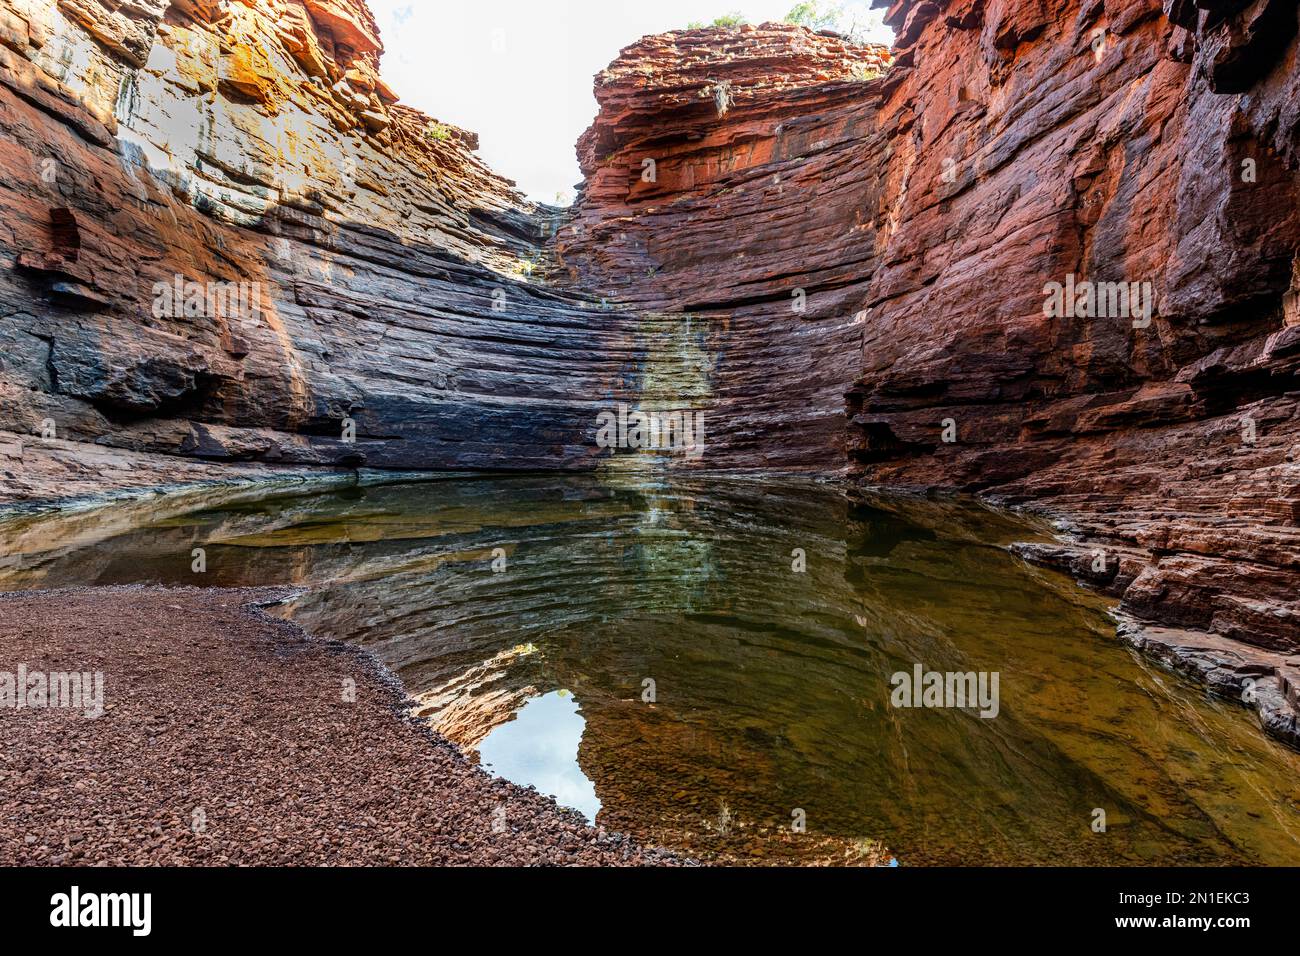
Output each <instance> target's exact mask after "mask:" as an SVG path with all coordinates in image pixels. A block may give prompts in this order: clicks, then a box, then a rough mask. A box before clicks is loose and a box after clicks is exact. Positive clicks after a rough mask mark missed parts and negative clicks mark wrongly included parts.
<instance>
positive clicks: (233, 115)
mask: <svg viewBox="0 0 1300 956" xmlns="http://www.w3.org/2000/svg"><path fill="white" fill-rule="evenodd" d="M0 24H2V25H3V30H0V43H2V44H3V45H0V136H2V137H3V141H4V143H5V147H4V149H3V150H2V151H0V202H2V203H3V205H4V208H5V209H6V210H8V211H9V212H10V215H7V216H6V217H5V221H4V223H3V226H2V227H0V352H3V360H2V362H3V366H2V367H0V430H7V431H10V432H15V433H24V434H27V435H30V436H32V437H31V438H30V439H29V445H30V444H36V443H40V442H42V441H45V440H47V439H48V438H49V437H50V436H53V437H54V438H56V439H60V440H71V441H74V442H95V443H98V444H101V445H109V446H113V447H115V448H119V449H123V450H127V451H130V452H132V453H154V454H164V455H180V456H186V457H196V458H201V459H207V460H212V461H226V462H230V461H256V462H262V463H274V464H279V465H309V466H310V465H329V466H337V465H344V466H348V467H354V466H356V465H359V464H369V465H372V466H376V467H393V468H425V467H429V468H472V467H478V468H485V467H492V468H528V467H581V466H584V465H586V464H587V463H588V461H589V459H591V458H593V457H594V456H595V455H596V453H597V452H598V449H597V448H596V447H595V445H594V443H593V441H592V432H593V423H594V420H595V417H596V411H595V409H594V405H595V402H596V401H597V400H598V399H600V398H601V397H602V396H604V395H606V394H609V395H615V396H617V395H618V394H620V393H621V391H623V390H624V389H623V385H622V382H623V380H624V378H625V376H626V374H627V369H628V368H629V367H634V366H636V365H637V364H638V363H642V364H644V363H645V361H646V360H645V357H644V348H642V347H640V346H638V345H637V341H638V337H639V335H640V333H639V331H638V329H639V327H640V324H641V318H640V317H639V316H636V315H631V314H623V313H621V312H618V311H616V310H614V309H613V308H612V307H610V306H608V305H605V306H602V304H601V303H599V302H598V301H593V300H590V299H588V298H586V297H583V296H580V295H570V294H565V293H559V292H555V291H552V290H549V289H546V288H543V287H542V286H540V285H539V284H538V283H537V282H536V281H535V280H531V281H530V278H529V273H530V272H531V271H532V270H533V268H534V266H535V264H536V262H537V261H538V259H539V257H540V251H539V244H540V241H541V240H542V238H544V235H545V233H546V231H547V229H548V228H549V226H548V223H549V218H548V217H549V216H550V215H551V213H550V211H548V210H544V209H539V208H538V207H535V206H533V205H531V204H529V203H527V202H525V201H524V200H523V198H522V197H521V196H519V195H518V194H517V193H516V192H515V191H514V190H513V188H512V184H511V183H509V182H507V181H505V180H503V179H502V178H501V177H499V176H497V175H496V174H494V173H493V172H491V171H490V170H489V169H487V168H486V167H485V166H484V165H483V164H482V163H481V162H480V161H479V160H478V159H477V157H476V156H475V155H474V153H473V150H474V148H475V147H476V145H477V144H476V140H475V138H474V136H473V135H472V134H469V133H466V132H463V131H461V130H458V129H455V128H453V127H450V126H448V125H446V124H442V123H438V122H436V121H434V120H432V119H430V118H428V117H425V116H423V115H421V114H419V113H417V112H415V111H414V110H410V109H408V108H405V107H403V106H401V105H400V104H398V103H397V102H396V97H395V96H394V94H393V93H392V92H391V91H390V90H389V89H388V88H387V86H385V84H384V83H383V81H382V80H381V79H380V78H379V75H378V65H379V54H380V51H381V46H380V41H379V38H378V34H377V31H376V29H375V25H374V22H373V19H372V18H371V16H370V14H369V12H368V11H367V9H366V7H365V6H364V4H363V3H361V2H359V0H262V2H255V3H239V4H211V3H202V2H182V0H177V2H172V3H164V2H155V3H135V4H127V5H120V4H115V3H107V2H102V3H101V2H97V0H75V2H73V0H68V2H59V3H55V2H53V0H49V2H47V0H21V2H17V3H15V4H11V5H9V6H7V7H6V9H5V12H4V19H3V20H0ZM37 493H39V492H37ZM49 493H50V489H46V494H49ZM15 495H18V496H21V495H20V492H19V491H17V490H15V489H14V488H12V487H9V488H6V496H7V497H10V498H12V497H14V496H15Z"/></svg>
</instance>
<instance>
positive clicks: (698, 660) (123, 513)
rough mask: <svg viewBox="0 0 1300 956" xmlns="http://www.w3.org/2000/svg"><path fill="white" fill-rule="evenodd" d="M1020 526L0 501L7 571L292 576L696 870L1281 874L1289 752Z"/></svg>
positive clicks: (352, 625) (454, 505) (155, 578)
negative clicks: (26, 515) (1016, 868)
mask: <svg viewBox="0 0 1300 956" xmlns="http://www.w3.org/2000/svg"><path fill="white" fill-rule="evenodd" d="M1044 533H1045V532H1044V529H1043V528H1041V527H1039V526H1036V525H1033V524H1029V523H1026V522H1024V521H1022V520H1021V519H1019V518H1015V517H1011V516H1007V515H1003V514H999V513H996V512H993V511H990V510H988V509H986V508H983V507H980V506H978V505H973V504H969V503H959V502H936V501H927V500H921V499H912V498H890V497H874V496H870V497H861V496H849V495H847V494H845V493H844V492H843V491H842V490H840V489H837V488H835V487H832V486H829V485H825V484H819V483H815V482H811V481H803V480H795V479H778V478H772V477H764V478H760V477H745V478H718V477H705V476H699V477H689V478H673V479H671V480H652V479H648V478H639V479H638V478H634V477H629V476H623V477H604V478H598V477H593V476H588V477H556V476H545V477H540V476H539V477H517V478H500V477H457V478H448V479H445V480H439V481H431V482H425V483H419V484H406V485H389V486H376V487H366V488H351V489H347V490H344V491H335V492H328V493H318V494H312V495H301V494H285V493H279V494H276V493H270V492H264V493H259V494H249V493H248V492H243V493H242V495H240V496H232V495H231V493H230V492H225V493H221V494H218V493H215V492H213V493H209V494H207V495H206V496H205V495H197V496H193V497H191V498H188V499H185V498H181V499H161V500H159V501H157V502H154V503H151V504H143V505H140V504H136V505H123V506H119V507H116V508H109V509H105V510H104V511H101V512H94V513H86V514H81V515H76V516H63V517H56V518H51V519H40V520H36V519H23V520H21V521H17V522H15V521H10V522H8V523H5V524H3V525H0V548H2V549H3V551H4V553H5V554H6V555H7V557H6V558H5V560H4V561H3V562H2V563H0V588H4V589H8V590H15V589H23V588H50V587H62V586H70V585H89V584H100V585H109V584H123V583H162V584H169V585H180V584H184V585H203V586H236V585H238V586H243V585H257V586H263V585H286V584H289V585H299V586H301V587H302V588H303V591H302V593H301V594H300V596H298V597H297V598H295V599H294V600H292V601H290V602H288V603H287V604H286V605H285V606H283V607H282V608H279V609H277V612H278V613H283V614H285V615H286V616H289V617H292V618H293V619H294V620H296V621H297V622H299V623H300V624H301V625H302V626H303V627H305V628H306V629H308V630H309V631H311V632H313V633H315V634H318V635H322V636H326V637H332V638H337V639H340V640H346V641H351V642H354V643H357V644H360V645H362V646H364V647H366V648H368V649H370V650H371V651H372V652H373V653H375V654H376V655H377V656H378V657H379V658H380V659H382V660H383V661H384V662H385V663H386V664H387V665H388V666H389V667H390V668H391V669H392V670H393V671H394V672H395V673H396V674H397V675H398V677H399V678H400V679H401V680H402V681H403V682H404V684H405V686H406V687H407V689H408V691H409V693H410V694H411V695H412V697H413V698H414V699H415V700H416V701H417V708H416V709H417V711H418V713H420V714H421V715H422V716H424V717H425V718H426V719H427V720H428V721H430V723H431V724H432V725H433V726H434V727H435V728H436V729H438V730H439V731H440V732H442V733H443V734H445V735H446V736H447V737H449V738H450V739H452V740H453V741H455V742H457V743H458V744H460V745H461V746H462V747H463V748H464V749H465V750H467V751H468V752H470V753H471V754H474V755H477V758H478V759H480V760H481V761H482V762H483V764H484V765H485V766H487V767H488V768H489V769H490V770H491V771H492V772H494V773H498V774H500V775H503V776H505V777H507V778H509V779H511V780H514V781H516V782H519V783H523V784H532V785H535V786H537V787H538V789H539V790H541V791H543V792H545V793H551V794H554V795H555V796H556V797H557V799H558V800H559V801H560V802H561V803H563V804H565V805H568V806H571V807H573V808H575V809H577V810H579V811H581V812H582V813H584V814H585V815H587V817H588V818H589V819H592V820H594V821H596V822H597V823H598V824H600V825H603V826H606V827H607V828H609V829H614V830H620V831H624V832H630V833H633V834H636V835H637V836H640V837H642V838H644V839H646V840H649V841H654V842H658V843H660V844H663V845H667V846H671V847H675V848H680V849H683V850H686V851H688V852H690V853H692V854H695V855H698V856H700V857H701V858H705V859H719V860H732V861H753V862H762V863H780V862H791V863H805V862H806V863H812V862H836V863H839V862H850V863H852V862H858V861H868V860H880V859H884V860H888V859H890V858H893V859H896V860H898V861H899V862H900V863H901V864H902V865H904V866H906V865H924V864H1017V863H1018V864H1048V865H1052V864H1174V863H1191V864H1230V863H1265V864H1282V863H1287V864H1292V865H1294V864H1300V755H1297V754H1295V753H1293V752H1291V751H1289V750H1287V749H1285V748H1284V747H1282V746H1281V745H1279V744H1276V743H1274V742H1272V741H1269V740H1267V739H1266V738H1265V737H1264V736H1263V735H1262V734H1261V732H1260V731H1259V730H1258V728H1257V727H1255V726H1254V725H1253V723H1252V719H1251V717H1250V715H1249V714H1248V713H1247V712H1246V711H1245V710H1243V709H1241V708H1238V707H1236V706H1234V705H1233V704H1231V703H1227V702H1223V701H1219V700H1216V699H1213V698H1210V697H1207V696H1206V695H1205V694H1204V693H1203V692H1202V691H1201V690H1200V689H1199V688H1196V687H1194V686H1192V685H1190V684H1186V683H1184V682H1183V681H1182V680H1181V679H1179V678H1177V677H1175V676H1172V675H1170V674H1168V673H1165V672H1163V671H1161V670H1159V669H1157V668H1155V667H1153V666H1151V665H1148V664H1146V663H1144V662H1143V661H1141V660H1139V659H1138V658H1136V657H1135V656H1134V655H1133V654H1132V653H1130V652H1129V651H1127V650H1126V649H1124V648H1123V647H1122V646H1121V645H1120V644H1119V643H1118V642H1117V641H1116V639H1115V637H1114V628H1113V625H1112V623H1111V622H1110V621H1109V620H1108V618H1107V617H1106V614H1105V609H1106V606H1107V605H1106V602H1104V601H1102V600H1100V599H1098V598H1096V597H1094V596H1090V595H1088V594H1087V593H1085V592H1083V591H1081V590H1079V589H1078V588H1077V587H1075V586H1074V584H1073V583H1072V582H1070V581H1068V580H1066V579H1065V578H1063V577H1060V576H1057V575H1055V574H1053V573H1050V572H1044V571H1040V570H1037V569H1033V568H1030V567H1027V566H1026V565H1024V564H1023V563H1022V562H1020V561H1019V560H1017V559H1016V558H1014V557H1013V556H1012V555H1011V554H1010V553H1008V552H1007V551H1006V550H1005V547H1004V546H1005V545H1006V544H1007V543H1009V542H1011V541H1016V540H1031V539H1035V538H1042V537H1043V536H1044ZM195 548H202V549H203V550H204V553H205V559H206V571H205V572H204V573H202V574H198V573H195V572H194V570H193V566H194V557H193V554H194V549H195ZM800 569H802V570H800ZM917 664H920V665H922V666H923V667H924V668H925V669H926V670H927V671H938V672H983V673H989V674H991V673H996V674H998V675H999V692H1000V701H999V709H998V714H997V716H996V717H995V718H993V719H985V718H982V717H981V716H980V715H979V713H978V712H977V710H976V709H974V708H969V707H968V708H965V709H917V708H913V709H904V708H898V707H894V706H892V705H891V701H890V695H891V691H892V686H891V677H892V676H893V675H895V674H897V673H900V672H905V673H909V674H910V673H911V672H912V670H913V668H914V667H915V666H916V665H917ZM1099 811H1101V812H1104V821H1105V832H1096V831H1095V830H1094V825H1095V823H1096V822H1097V821H1098V820H1100V819H1101V816H1100V815H1099ZM799 824H802V826H803V828H804V832H798V829H799V827H798V826H797V825H799Z"/></svg>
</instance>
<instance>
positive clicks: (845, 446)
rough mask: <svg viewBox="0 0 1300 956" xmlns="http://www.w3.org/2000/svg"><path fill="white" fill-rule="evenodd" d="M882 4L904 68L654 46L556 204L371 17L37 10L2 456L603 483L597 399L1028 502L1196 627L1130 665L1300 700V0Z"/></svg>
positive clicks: (891, 58)
mask: <svg viewBox="0 0 1300 956" xmlns="http://www.w3.org/2000/svg"><path fill="white" fill-rule="evenodd" d="M879 5H881V6H887V7H888V8H889V10H888V22H889V23H890V24H891V25H893V26H894V27H895V28H896V30H897V31H898V42H897V44H896V46H895V48H894V50H893V51H889V52H887V51H885V50H883V49H881V48H878V47H861V46H855V45H852V44H849V43H847V42H846V41H844V40H843V39H841V38H838V37H835V36H827V35H817V34H812V33H810V32H808V31H806V30H803V29H801V28H795V27H788V26H783V25H764V26H762V27H746V28H743V29H741V30H737V31H721V30H705V31H684V32H679V33H674V34H667V35H664V36H660V37H649V38H646V39H645V40H642V41H640V42H639V43H637V44H634V45H633V46H632V47H629V48H628V49H627V50H626V51H624V53H623V55H622V56H621V57H620V58H619V59H618V60H617V61H616V62H615V63H614V64H612V65H611V66H610V68H609V69H608V70H606V71H605V72H604V73H602V74H601V76H600V77H598V79H597V98H598V100H599V101H600V104H601V114H600V116H599V117H598V119H597V121H596V123H595V125H594V126H593V127H592V129H591V130H590V131H589V132H588V133H587V134H586V135H585V136H584V137H583V139H582V141H581V143H580V144H579V155H580V158H581V161H582V164H583V168H584V171H585V173H586V176H587V183H586V186H585V188H584V190H583V193H582V195H581V197H580V199H579V202H578V204H577V206H576V208H575V209H574V210H573V212H572V215H571V216H570V217H568V218H567V219H562V217H561V216H560V214H559V211H557V210H550V209H545V208H538V207H535V206H532V205H530V204H528V203H527V202H525V201H524V200H523V199H522V198H521V197H520V196H518V194H516V193H515V192H514V190H513V189H512V186H511V184H510V183H508V182H506V181H505V180H502V179H501V178H500V177H498V176H496V175H495V174H493V173H492V172H491V171H490V170H488V169H487V168H485V167H484V166H483V164H482V163H481V162H479V161H478V160H477V159H476V158H475V157H474V155H473V152H472V150H473V147H474V146H475V140H474V137H473V136H472V134H469V133H466V132H463V131H461V130H457V129H454V128H452V127H449V126H446V125H445V124H440V123H436V122H435V121H433V120H431V119H429V118H428V117H425V116H422V115H421V114H419V113H416V112H415V111H413V110H410V109H407V108H405V107H403V106H401V105H400V104H398V103H397V100H396V96H395V95H394V94H393V92H392V91H391V90H389V89H388V88H387V87H386V86H385V84H384V83H383V81H382V79H381V78H380V77H379V74H378V64H379V54H380V52H381V43H380V39H379V36H378V33H377V30H376V29H375V25H374V21H373V19H372V17H371V16H370V14H369V12H368V11H367V9H366V8H365V6H364V4H363V3H361V2H360V0H246V2H243V3H238V4H226V5H218V4H214V3H207V2H201V0H174V2H171V3H166V2H162V0H141V2H136V3H131V4H125V5H121V4H116V3H109V2H106V0H57V2H56V0H9V2H8V3H6V5H5V7H4V9H3V10H0V202H2V203H3V207H4V209H5V210H6V216H5V218H4V220H3V221H2V222H0V346H2V347H3V348H2V351H3V356H2V357H0V361H2V362H3V366H2V367H0V431H2V432H8V433H22V434H26V435H32V434H33V433H35V434H37V435H39V434H42V433H53V434H56V435H57V437H58V439H60V440H62V439H71V440H72V441H74V442H77V441H80V442H96V443H99V444H101V445H106V446H111V447H113V448H114V449H118V450H122V451H124V452H128V453H130V454H131V455H147V454H153V455H161V456H184V457H192V458H202V459H210V460H215V461H250V462H257V463H259V464H266V463H280V464H286V465H333V466H338V465H343V466H348V467H355V466H358V465H361V464H366V465H369V466H373V467H388V468H406V469H417V468H432V469H467V468H491V469H522V468H587V467H592V466H593V465H595V464H596V463H597V462H598V461H600V460H602V458H604V457H605V456H606V452H605V451H603V450H602V449H600V448H599V447H597V444H596V442H595V441H594V440H593V433H594V431H595V424H596V420H597V414H598V413H599V412H600V411H602V410H608V409H614V408H616V407H617V406H618V405H620V404H625V405H628V406H631V407H652V406H658V407H665V408H673V407H678V408H689V409H694V410H699V411H701V412H703V414H705V416H706V420H707V430H708V437H707V440H706V443H705V449H706V450H705V453H704V454H703V455H700V456H678V457H675V458H673V459H672V460H671V463H672V464H674V465H676V466H681V467H715V468H725V469H738V468H782V469H801V470H810V471H814V472H818V473H823V474H831V473H837V472H844V471H851V472H852V473H853V474H855V475H856V476H857V477H858V478H860V479H861V480H862V481H863V482H865V483H878V484H890V485H903V486H916V487H926V488H935V487H941V488H955V489H963V490H970V491H977V492H981V493H984V494H986V495H990V496H993V497H996V498H998V499H1000V500H1004V501H1009V502H1012V503H1016V504H1024V505H1030V506H1033V507H1036V508H1041V509H1045V510H1047V511H1049V512H1051V513H1053V514H1055V515H1057V516H1058V517H1060V519H1061V520H1062V522H1063V529H1064V530H1065V531H1066V532H1067V533H1068V534H1069V535H1071V539H1070V540H1069V541H1067V542H1066V543H1064V544H1062V545H1060V546H1057V547H1053V548H1041V547H1038V548H1026V549H1025V550H1024V552H1023V553H1024V556H1025V557H1026V558H1028V559H1030V560H1036V561H1042V562H1044V563H1048V564H1052V565H1053V566H1057V567H1064V568H1066V569H1069V570H1072V571H1074V572H1075V573H1076V574H1077V576H1079V577H1081V578H1083V579H1086V580H1088V581H1089V582H1091V583H1092V584H1094V585H1095V586H1098V587H1101V588H1104V589H1107V590H1109V591H1110V592H1111V593H1114V594H1115V595H1117V596H1120V597H1121V598H1122V600H1123V603H1124V607H1125V611H1126V613H1128V614H1129V615H1131V616H1132V617H1133V618H1135V619H1136V620H1138V621H1139V622H1141V621H1157V622H1160V623H1161V624H1164V625H1169V626H1171V628H1172V630H1170V631H1168V632H1167V633H1166V632H1163V631H1162V632H1161V633H1160V635H1158V637H1151V636H1150V635H1149V634H1148V635H1147V636H1146V637H1141V636H1138V637H1134V638H1133V640H1134V643H1135V644H1138V643H1143V642H1145V645H1150V646H1157V645H1159V646H1160V647H1170V646H1172V645H1173V643H1175V642H1173V641H1172V639H1171V638H1169V636H1168V634H1169V633H1209V634H1212V635H1217V636H1218V637H1222V638H1225V639H1229V640H1232V641H1234V642H1236V644H1237V645H1240V646H1241V647H1243V648H1244V650H1243V652H1242V653H1243V654H1247V656H1248V655H1249V653H1250V649H1251V648H1255V649H1257V650H1258V652H1259V654H1260V655H1262V656H1260V657H1259V658H1258V660H1257V661H1256V660H1251V659H1243V661H1237V662H1235V663H1231V664H1230V665H1223V666H1222V667H1220V668H1219V670H1220V672H1222V673H1232V674H1236V675H1239V676H1240V675H1243V674H1251V673H1255V672H1256V671H1255V670H1252V668H1255V667H1256V665H1257V663H1258V661H1265V664H1259V666H1267V667H1270V668H1272V670H1271V671H1269V672H1270V673H1272V672H1276V673H1277V674H1278V675H1279V676H1278V678H1277V682H1278V689H1277V693H1276V694H1271V696H1270V697H1269V699H1270V700H1273V699H1283V700H1286V699H1292V698H1294V693H1295V691H1294V687H1295V683H1294V681H1293V680H1291V679H1290V678H1287V677H1285V673H1288V672H1285V671H1280V670H1278V667H1280V666H1283V665H1276V666H1275V665H1274V664H1270V663H1267V662H1269V661H1274V660H1275V659H1276V656H1277V655H1283V660H1284V661H1285V657H1286V656H1290V657H1291V658H1292V659H1294V656H1295V655H1296V654H1297V653H1300V629H1298V628H1297V619H1298V617H1300V603H1298V602H1297V598H1296V595H1297V589H1296V584H1297V580H1298V579H1300V530H1297V520H1298V519H1300V463H1298V461H1297V455H1298V454H1300V451H1298V450H1297V442H1298V441H1300V408H1298V406H1297V398H1298V397H1300V387H1298V382H1300V374H1298V373H1300V305H1298V303H1300V200H1298V199H1297V196H1298V194H1300V190H1298V189H1297V186H1298V180H1297V177H1298V175H1300V68H1298V67H1300V64H1297V55H1298V54H1297V40H1296V35H1297V24H1296V20H1297V11H1296V8H1295V4H1294V3H1293V2H1285V0H1233V2H1226V0H1225V2H1218V0H1190V2H1189V0H1163V2H1158V0H922V2H916V0H896V2H892V3H880V4H879ZM543 276H545V277H548V278H554V279H556V280H557V281H556V282H552V283H543V282H542V281H540V279H541V277H543ZM1098 283H1105V284H1106V285H1104V286H1100V291H1101V295H1100V297H1097V296H1096V295H1095V293H1096V292H1097V291H1098V288H1099V287H1098V286H1097V285H1096V284H1098ZM1085 290H1086V291H1085ZM1090 293H1093V294H1090ZM349 427H354V428H355V440H349V438H348V436H349V432H348V428H349ZM33 440H35V441H41V440H43V439H33ZM33 440H28V441H27V442H26V443H19V442H16V441H11V440H6V442H5V444H6V447H10V448H17V449H18V450H19V451H18V453H17V454H18V458H17V460H15V459H14V457H13V456H12V455H10V456H7V460H6V464H7V467H8V470H10V471H15V470H19V471H21V470H22V469H23V468H24V465H23V461H22V456H23V451H22V449H23V448H24V447H31V442H32V441H33ZM41 487H43V486H42V485H41V484H40V483H39V482H38V483H34V484H31V485H29V486H26V490H24V491H22V492H21V494H23V495H34V494H39V493H40V488H41ZM47 493H48V489H47ZM11 496H12V495H11ZM1198 653H1199V652H1198ZM1207 653H1208V652H1207ZM1166 656H1167V657H1169V658H1170V659H1178V660H1189V659H1192V658H1191V657H1189V656H1188V655H1187V654H1182V655H1179V654H1177V653H1174V652H1172V651H1169V652H1167V653H1166ZM1192 656H1193V657H1194V656H1195V655H1192ZM1196 660H1198V661H1200V660H1201V658H1200V657H1196ZM1288 666H1289V665H1288ZM1195 669H1198V670H1202V671H1205V670H1206V668H1205V667H1202V666H1201V664H1197V665H1196V668H1195ZM1209 670H1210V671H1213V670H1214V668H1213V667H1210V668H1209ZM1221 683H1223V684H1224V686H1228V685H1229V684H1231V682H1230V681H1226V680H1225V681H1222V682H1221ZM1233 686H1236V685H1233ZM1287 695H1290V697H1289V698H1288V697H1287ZM1268 719H1273V718H1268ZM1274 722H1275V723H1276V721H1274Z"/></svg>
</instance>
